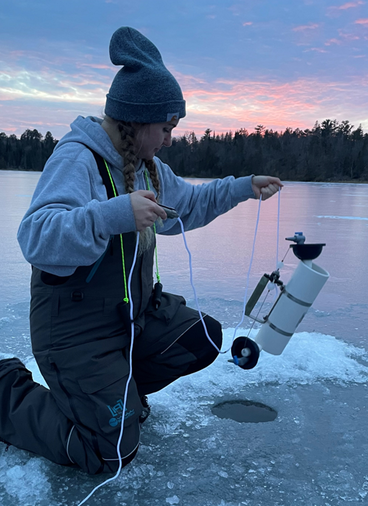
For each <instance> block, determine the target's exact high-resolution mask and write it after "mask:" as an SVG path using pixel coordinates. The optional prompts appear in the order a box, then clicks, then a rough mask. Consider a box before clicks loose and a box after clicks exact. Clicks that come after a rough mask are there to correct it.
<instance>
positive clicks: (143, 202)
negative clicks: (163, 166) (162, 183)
mask: <svg viewBox="0 0 368 506" xmlns="http://www.w3.org/2000/svg"><path fill="white" fill-rule="evenodd" d="M130 201H131V204H132V208H133V213H134V219H135V224H136V227H137V230H138V232H142V231H143V230H144V229H146V228H147V227H151V226H152V225H153V224H154V223H155V221H156V220H157V219H158V218H162V219H163V220H166V218H167V216H166V213H165V211H164V210H163V209H162V208H161V207H160V206H159V205H158V204H157V202H156V198H155V194H154V193H153V192H151V191H148V190H137V191H135V192H133V193H131V194H130Z"/></svg>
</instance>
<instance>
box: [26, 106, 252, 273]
mask: <svg viewBox="0 0 368 506" xmlns="http://www.w3.org/2000/svg"><path fill="white" fill-rule="evenodd" d="M101 123H102V120H101V119H99V118H95V117H87V118H83V117H81V116H79V117H78V118H77V119H76V120H75V121H74V122H73V123H72V124H71V131H70V132H69V133H68V134H66V135H65V136H64V137H63V138H62V139H61V140H60V142H59V143H58V144H57V146H56V148H55V151H54V153H53V154H52V156H51V157H50V158H49V160H48V162H47V163H46V165H45V168H44V170H43V173H42V175H41V177H40V179H39V182H38V185H37V188H36V190H35V193H34V195H33V198H32V202H31V205H30V208H29V209H28V211H27V213H26V214H25V216H24V218H23V220H22V222H21V224H20V227H19V231H18V241H19V244H20V247H21V249H22V252H23V255H24V257H25V258H26V260H27V261H28V262H29V263H31V264H32V265H34V266H35V267H37V268H39V269H41V270H44V271H46V272H49V273H51V274H56V275H57V276H69V275H71V274H73V273H74V271H75V270H76V269H77V267H79V266H88V265H92V264H93V263H94V262H96V260H98V258H99V257H100V256H101V255H102V254H103V253H104V251H105V250H106V247H107V245H108V242H109V238H110V236H111V235H116V234H124V233H127V232H134V231H136V224H135V219H134V214H133V209H132V206H131V201H130V196H129V195H127V194H126V192H125V188H124V177H123V172H122V168H123V160H122V157H121V156H120V155H119V153H118V152H117V151H116V149H115V148H114V146H113V144H112V142H111V140H110V138H109V136H108V135H107V133H106V132H105V130H104V129H103V128H102V127H101ZM86 146H88V147H90V148H91V149H93V150H94V151H96V152H97V153H98V154H100V155H101V156H102V157H103V158H104V159H105V160H106V161H107V163H108V165H109V168H110V171H111V174H112V177H113V179H114V181H115V184H116V187H117V190H118V193H119V196H118V197H116V198H113V199H110V200H108V199H107V195H106V188H105V186H104V185H103V182H102V179H101V177H100V174H99V171H98V169H97V165H96V162H95V159H94V157H93V154H92V153H91V151H90V150H89V149H86ZM155 163H156V166H157V170H158V175H159V180H160V202H161V203H162V204H164V205H166V206H169V207H173V208H175V209H176V211H177V212H178V214H179V216H180V218H181V220H182V221H183V224H184V228H185V230H191V229H194V228H198V227H203V226H204V225H206V224H207V223H209V222H210V221H212V220H213V219H214V218H216V217H217V216H219V215H220V214H223V213H226V212H227V211H228V210H229V209H231V208H233V207H235V206H236V205H237V204H239V202H242V201H244V200H247V199H248V198H255V195H254V193H253V190H252V186H251V180H252V176H247V177H240V178H238V179H235V178H234V177H232V176H229V177H226V178H224V179H216V180H214V181H211V182H209V183H205V184H201V185H192V184H190V183H188V182H186V181H184V179H182V178H181V177H178V176H176V175H175V174H174V173H173V172H172V170H171V169H170V167H169V166H168V165H166V164H164V163H163V162H162V161H161V160H160V159H159V158H157V157H155ZM144 170H145V166H144V163H143V162H142V163H141V164H140V165H139V166H138V167H137V171H136V178H135V185H134V187H135V190H146V189H147V187H146V180H145V176H144ZM151 187H152V185H151ZM180 231H181V228H180V224H179V223H178V221H177V220H176V219H174V220H171V219H168V220H166V221H165V222H164V224H163V226H162V227H160V228H159V227H157V233H159V234H166V235H170V234H178V233H180Z"/></svg>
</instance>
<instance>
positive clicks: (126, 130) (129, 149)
mask: <svg viewBox="0 0 368 506" xmlns="http://www.w3.org/2000/svg"><path fill="white" fill-rule="evenodd" d="M118 128H119V132H120V135H121V155H122V157H123V159H124V167H123V174H124V184H125V191H126V192H127V193H132V192H133V191H134V180H135V166H136V164H137V161H138V158H137V155H136V154H135V149H134V144H133V139H134V128H133V127H132V125H131V124H130V123H127V122H125V121H119V123H118Z"/></svg>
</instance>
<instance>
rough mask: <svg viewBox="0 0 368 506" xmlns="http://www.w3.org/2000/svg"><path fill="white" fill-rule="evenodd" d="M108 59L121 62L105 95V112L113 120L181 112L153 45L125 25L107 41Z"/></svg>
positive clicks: (153, 119)
mask: <svg viewBox="0 0 368 506" xmlns="http://www.w3.org/2000/svg"><path fill="white" fill-rule="evenodd" d="M110 59H111V61H112V63H113V64H114V65H124V66H123V68H122V69H121V70H119V72H118V73H117V74H116V76H115V78H114V80H113V82H112V84H111V87H110V90H109V93H108V94H107V95H106V97H107V98H106V107H105V113H106V114H107V115H108V116H110V117H111V118H113V119H115V120H120V121H136V122H137V123H164V122H166V121H170V120H172V119H174V118H175V119H179V118H183V117H184V116H185V100H183V94H182V92H181V89H180V86H179V84H178V82H177V81H176V79H175V77H174V76H173V75H172V74H171V73H170V72H169V71H168V70H167V68H166V67H165V65H164V63H163V61H162V57H161V54H160V52H159V50H158V49H157V47H156V46H155V45H154V44H153V43H152V42H151V41H150V40H148V39H147V38H146V37H145V36H144V35H142V34H141V33H140V32H138V31H137V30H135V29H134V28H130V27H128V26H123V27H122V28H119V29H118V30H116V32H115V33H114V34H113V36H112V37H111V41H110Z"/></svg>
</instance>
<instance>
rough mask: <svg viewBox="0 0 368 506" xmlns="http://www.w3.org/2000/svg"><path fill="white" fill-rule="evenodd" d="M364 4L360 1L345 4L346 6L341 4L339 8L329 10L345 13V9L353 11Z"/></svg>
mask: <svg viewBox="0 0 368 506" xmlns="http://www.w3.org/2000/svg"><path fill="white" fill-rule="evenodd" d="M364 4H365V2H363V1H361V0H358V2H347V3H346V4H343V5H340V6H338V7H337V6H336V7H331V9H336V10H339V11H345V10H347V9H353V8H354V7H359V5H364Z"/></svg>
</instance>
